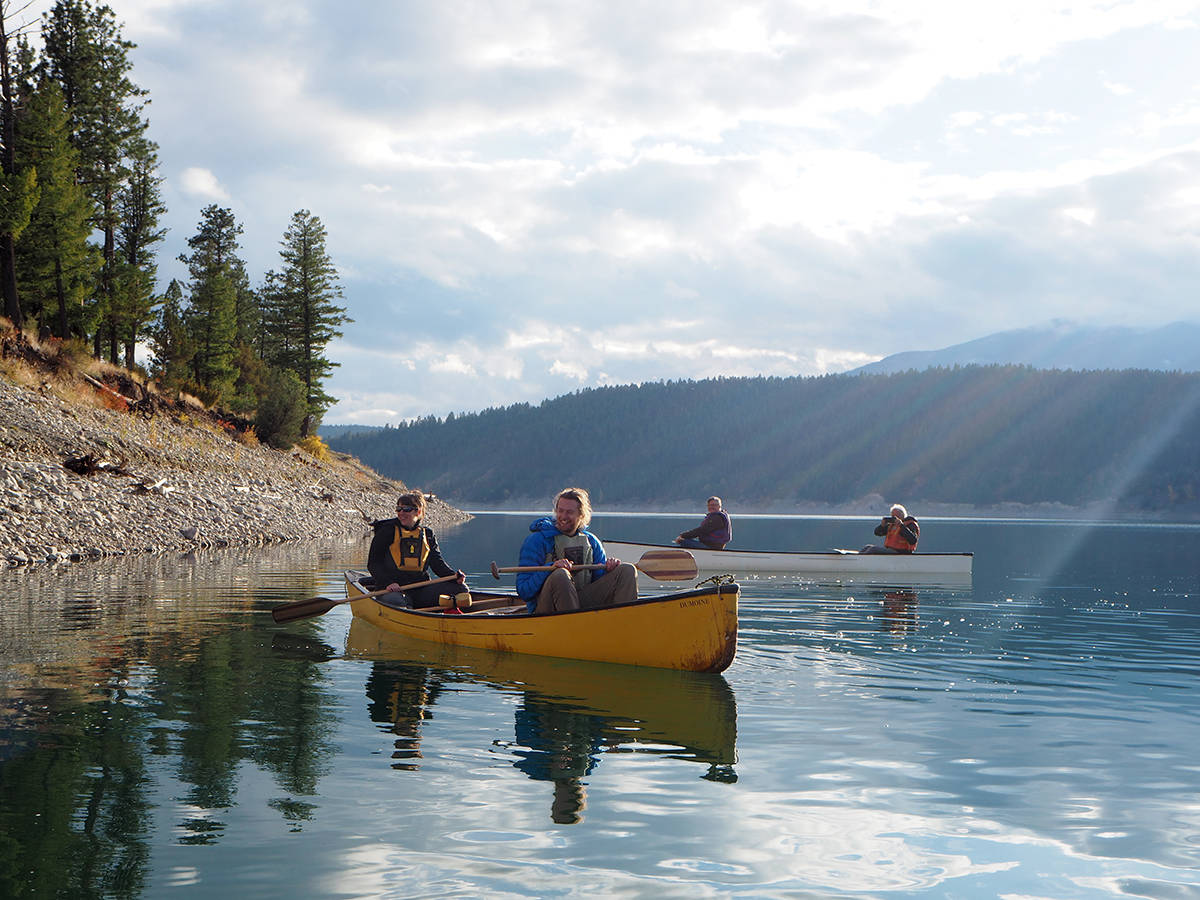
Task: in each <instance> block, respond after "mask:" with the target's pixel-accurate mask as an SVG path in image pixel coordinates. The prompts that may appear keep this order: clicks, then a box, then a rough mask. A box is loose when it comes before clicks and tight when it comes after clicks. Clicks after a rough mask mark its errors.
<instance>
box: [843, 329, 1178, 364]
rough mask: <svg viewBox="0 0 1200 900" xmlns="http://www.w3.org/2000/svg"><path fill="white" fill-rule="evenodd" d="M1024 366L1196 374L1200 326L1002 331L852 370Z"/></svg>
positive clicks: (886, 358) (905, 353)
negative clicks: (1147, 370) (1145, 370)
mask: <svg viewBox="0 0 1200 900" xmlns="http://www.w3.org/2000/svg"><path fill="white" fill-rule="evenodd" d="M966 365H1023V366H1032V367H1033V368H1035V369H1073V370H1076V371H1084V370H1088V369H1092V370H1096V369H1151V370H1159V371H1165V372H1172V371H1177V372H1200V324H1197V323H1192V322H1175V323H1173V324H1171V325H1164V326H1163V327H1161V328H1153V329H1137V328H1094V327H1089V326H1084V325H1078V324H1076V323H1073V322H1064V321H1055V322H1052V323H1050V324H1049V325H1041V326H1035V327H1032V328H1019V329H1016V330H1014V331H1001V332H999V333H997V334H990V335H988V336H987V337H982V338H979V339H977V340H974V341H967V342H966V343H965V344H955V345H954V346H952V347H944V348H943V349H941V350H909V351H906V352H904V353H894V354H892V355H891V356H885V357H884V358H883V359H881V360H879V361H878V362H873V363H870V364H868V365H865V366H862V367H860V368H858V369H855V370H854V373H855V374H873V375H888V374H892V373H895V372H906V371H908V370H909V369H916V370H918V371H921V370H923V369H930V368H933V367H935V366H966Z"/></svg>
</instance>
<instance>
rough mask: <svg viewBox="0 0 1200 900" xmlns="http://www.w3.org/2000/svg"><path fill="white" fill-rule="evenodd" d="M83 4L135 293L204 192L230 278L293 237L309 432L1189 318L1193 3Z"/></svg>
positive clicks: (1195, 135)
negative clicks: (339, 330) (302, 226)
mask: <svg viewBox="0 0 1200 900" xmlns="http://www.w3.org/2000/svg"><path fill="white" fill-rule="evenodd" d="M110 5H111V6H112V8H113V10H114V11H115V13H116V15H117V18H118V19H119V20H120V21H121V22H122V23H123V27H124V36H125V37H126V38H127V39H129V40H132V41H134V42H135V43H136V44H137V45H138V46H137V49H136V50H134V51H133V52H132V55H131V56H132V60H133V64H134V69H133V78H134V80H135V81H136V82H137V83H138V84H139V85H140V86H141V87H143V88H145V89H147V90H148V91H149V96H150V98H151V101H152V103H151V106H150V108H149V117H150V123H151V124H150V135H151V137H152V138H153V139H154V140H156V141H157V142H158V144H159V146H160V156H161V162H162V175H163V176H164V177H165V179H166V183H165V186H164V189H165V200H166V202H167V205H168V207H169V210H170V212H169V216H168V219H167V222H166V224H167V225H168V226H169V227H170V229H171V231H170V234H169V236H168V240H167V242H166V244H165V246H164V247H163V249H162V252H161V258H162V260H163V262H162V264H161V265H160V277H161V278H162V279H163V284H164V285H165V283H166V280H168V279H169V278H170V277H175V276H182V274H183V270H182V267H181V266H180V265H179V264H178V263H176V262H173V261H172V260H174V257H175V256H177V255H178V254H179V253H180V252H182V251H183V250H184V249H185V242H186V239H187V237H188V236H189V235H191V234H193V233H195V230H196V225H197V223H198V221H199V216H200V210H201V209H202V208H203V207H204V206H205V205H207V204H209V203H218V204H220V205H222V206H228V207H229V208H231V209H232V210H233V212H234V214H235V215H236V217H237V218H238V220H239V221H240V222H241V223H242V224H243V226H244V229H245V231H244V234H243V236H242V237H243V248H242V255H243V257H244V259H245V260H246V262H247V265H248V268H249V271H250V274H251V279H252V281H254V282H255V283H256V284H257V283H259V281H260V280H261V276H262V274H263V273H264V272H265V271H266V270H267V269H270V268H276V267H278V265H279V258H278V250H279V241H280V239H281V238H282V236H283V233H284V231H285V229H286V228H287V225H288V221H289V219H290V217H291V215H292V213H293V212H295V211H296V210H298V209H309V210H311V211H312V212H313V213H315V214H316V215H317V216H319V217H320V218H321V220H322V221H323V222H324V224H325V226H326V228H327V230H328V234H329V239H328V249H329V251H330V254H331V255H332V257H333V259H334V261H335V263H336V264H337V266H338V267H339V270H340V273H341V280H342V286H343V290H344V295H345V296H344V304H345V306H346V307H347V309H348V313H349V315H350V316H351V317H352V318H353V319H354V322H353V323H352V324H349V325H347V326H346V327H345V335H344V338H343V339H342V340H341V341H339V342H337V343H336V344H335V345H333V346H331V348H330V351H331V353H330V355H331V356H332V357H333V358H334V359H335V360H336V361H338V362H340V363H341V366H340V368H339V369H337V370H336V373H335V375H334V376H333V378H332V379H331V380H330V382H329V384H328V385H327V389H328V390H329V392H330V393H331V394H332V395H334V396H336V397H338V398H339V402H338V404H337V405H336V406H335V407H334V408H333V409H331V410H330V412H329V413H328V414H327V415H326V417H325V421H326V422H327V423H331V424H332V423H350V422H354V423H361V424H383V423H385V422H398V421H400V420H401V419H404V418H408V417H412V416H418V415H427V414H435V415H444V414H446V413H448V412H451V411H455V412H457V411H468V410H477V409H482V408H485V407H489V406H500V405H506V404H509V403H515V402H522V401H528V402H531V403H537V402H539V401H540V400H542V399H544V398H546V397H549V396H556V395H559V394H562V393H565V392H569V391H574V390H577V389H579V388H583V387H589V386H595V385H604V384H625V383H630V382H641V381H648V380H661V379H680V378H706V377H710V376H715V375H720V374H731V375H753V374H769V375H796V374H800V375H814V374H820V373H826V372H838V371H844V370H846V369H849V368H853V367H855V366H858V365H861V364H863V363H865V362H869V361H872V360H875V359H878V358H880V357H882V356H886V355H888V354H891V353H896V352H900V351H904V350H920V349H933V348H938V347H943V346H947V345H949V344H954V343H959V342H962V341H966V340H971V339H974V338H977V337H981V336H983V335H985V334H989V333H991V332H994V331H999V330H1005V329H1010V328H1018V327H1024V326H1028V325H1035V324H1040V323H1044V322H1048V321H1049V320H1051V319H1070V320H1074V321H1079V322H1087V323H1095V324H1104V325H1114V324H1117V325H1141V324H1144V325H1161V324H1165V323H1168V322H1173V321H1179V320H1189V321H1196V320H1198V319H1200V305H1198V303H1197V287H1198V285H1200V279H1198V277H1197V276H1198V275H1200V271H1198V270H1200V253H1197V250H1198V249H1200V240H1198V237H1200V180H1198V178H1197V176H1198V175H1200V53H1197V47H1198V46H1200V30H1198V26H1200V3H1192V2H1181V0H1097V2H1063V3H1053V2H1047V0H1008V2H1005V3H986V4H985V3H976V2H971V0H968V2H962V0H952V2H921V0H836V2H820V0H817V2H808V0H800V2H771V0H764V2H735V0H712V2H709V0H688V2H678V0H653V2H646V0H637V2H625V0H576V2H537V0H529V2H521V0H513V2H504V0H500V2H456V0H432V2H420V3H409V2H399V0H396V2H387V3H385V2H353V0H351V2H346V0H338V2H320V0H287V2H276V0H228V2H226V0H111V2H110ZM48 6H49V3H48V2H46V3H42V4H41V8H47V7H48ZM38 8H39V7H38V6H35V7H33V9H35V10H36V9H38ZM26 17H28V15H26Z"/></svg>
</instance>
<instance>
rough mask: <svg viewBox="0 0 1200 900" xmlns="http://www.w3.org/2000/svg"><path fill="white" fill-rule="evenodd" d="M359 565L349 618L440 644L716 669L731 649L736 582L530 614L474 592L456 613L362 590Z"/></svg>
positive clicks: (518, 604)
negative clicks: (606, 604) (594, 606)
mask: <svg viewBox="0 0 1200 900" xmlns="http://www.w3.org/2000/svg"><path fill="white" fill-rule="evenodd" d="M367 577H368V576H367V575H366V573H363V572H347V573H346V596H347V598H350V597H357V598H358V599H355V600H352V601H351V602H350V611H351V612H352V613H353V614H354V616H355V618H357V619H362V620H364V621H367V622H370V623H371V624H372V625H374V626H376V627H377V628H381V629H383V630H384V631H390V632H393V633H395V634H403V635H406V636H408V637H412V638H418V639H420V640H425V641H433V642H435V643H440V644H458V645H460V646H464V647H479V648H482V649H485V650H500V651H506V652H510V653H529V654H533V655H535V656H558V657H565V658H568V659H586V660H594V661H596V662H610V663H625V664H627V665H634V666H654V667H656V668H662V669H683V670H686V671H690V672H723V671H725V669H727V668H729V665H730V663H732V662H733V657H734V654H735V653H736V651H737V604H738V594H739V589H738V586H737V585H736V584H721V585H716V584H712V585H706V586H703V587H700V588H697V589H695V590H690V591H681V592H679V593H675V594H665V595H662V596H656V597H643V598H639V599H638V600H637V601H635V602H633V603H629V604H625V605H622V606H612V607H605V608H603V609H581V610H576V611H573V612H559V613H545V614H542V615H531V614H529V613H527V612H526V611H525V603H524V601H523V600H521V599H520V598H519V597H517V596H516V595H515V594H502V593H473V594H472V597H473V598H474V602H473V605H472V607H471V608H470V609H468V610H466V611H464V612H461V613H454V612H446V611H443V610H439V609H432V610H430V609H420V610H415V609H408V608H405V607H399V606H393V605H391V604H389V603H388V602H387V600H388V596H389V595H386V594H385V595H383V596H381V597H367V596H365V595H366V594H368V593H370V590H371V588H370V587H369V586H366V587H364V586H363V583H362V580H363V579H364V578H367Z"/></svg>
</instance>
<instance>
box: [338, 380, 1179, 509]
mask: <svg viewBox="0 0 1200 900" xmlns="http://www.w3.org/2000/svg"><path fill="white" fill-rule="evenodd" d="M325 433H326V435H327V437H326V440H327V442H328V443H329V445H330V447H331V448H334V449H336V450H339V451H343V452H346V453H351V454H353V455H354V456H356V457H357V458H359V459H361V460H362V461H363V462H364V463H366V464H367V465H370V466H371V467H373V468H374V469H376V470H377V471H379V472H380V473H382V474H385V475H389V474H393V475H394V473H397V472H403V473H404V477H405V478H408V479H411V480H412V481H413V483H416V484H421V485H423V486H424V487H425V488H426V490H431V491H435V492H436V493H437V494H438V495H439V496H441V497H444V498H446V499H447V500H450V501H451V502H454V503H455V504H456V505H458V506H464V504H465V505H466V506H468V507H469V506H470V505H471V504H477V505H481V506H497V507H504V506H507V505H510V504H511V503H513V502H521V501H523V500H525V499H527V498H539V497H548V496H553V494H554V492H555V491H557V490H558V489H559V488H561V487H562V486H563V485H564V484H582V485H585V486H586V487H587V488H588V489H589V490H590V491H592V494H593V497H594V499H595V500H596V501H597V502H599V503H602V504H604V505H605V506H607V507H610V508H615V507H623V506H624V507H627V508H646V507H650V506H661V505H663V504H672V503H677V502H678V501H680V500H687V499H689V498H690V499H691V500H692V502H693V504H695V503H701V502H702V501H703V499H704V498H705V497H707V496H709V495H710V494H718V495H720V496H721V497H723V498H725V500H726V502H727V504H728V505H729V506H730V508H734V509H737V508H741V509H746V510H749V509H761V510H776V511H781V510H791V511H803V510H804V509H805V507H811V506H845V505H847V504H852V503H855V502H857V501H861V500H863V499H864V498H869V497H879V496H882V498H884V499H883V500H880V501H879V502H880V503H883V502H893V501H901V502H905V503H909V504H911V505H912V506H913V507H914V508H917V509H919V508H921V505H923V504H925V505H928V504H938V505H944V506H956V507H961V508H967V507H976V508H987V507H993V508H994V507H998V506H1004V505H1012V504H1025V505H1030V506H1035V505H1038V504H1060V505H1063V506H1067V507H1086V506H1095V505H1098V504H1100V505H1106V506H1107V507H1108V508H1109V509H1111V510H1112V511H1113V512H1114V513H1125V514H1133V515H1140V514H1147V515H1171V516H1180V517H1184V518H1187V519H1193V518H1197V517H1200V454H1198V453H1197V452H1196V447H1197V446H1198V445H1200V373H1179V372H1160V371H1147V370H1119V371H1117V370H1113V371H1062V370H1045V369H1033V368H1030V367H1026V366H962V367H959V366H955V367H953V368H936V369H927V370H924V371H919V372H918V371H908V372H904V373H900V374H893V375H858V374H856V375H826V376H821V377H799V376H796V377H791V378H764V377H759V378H718V379H709V380H704V381H671V382H662V383H653V384H643V385H640V386H621V387H605V388H594V389H587V390H581V391H578V392H576V393H572V394H568V395H564V396H561V397H557V398H554V399H552V400H546V401H544V402H543V403H541V404H539V405H536V406H534V405H530V404H527V403H520V404H515V405H512V406H508V407H504V408H493V409H488V410H484V411H483V412H478V413H463V414H459V415H454V414H450V415H448V416H446V417H445V418H444V419H443V418H438V417H433V416H430V417H426V418H422V419H419V420H417V421H414V422H410V423H407V424H402V425H398V426H395V427H391V426H388V427H385V428H379V429H375V430H370V431H367V430H356V431H347V432H338V431H337V429H336V428H330V429H327V430H326V432H325ZM697 498H699V499H697Z"/></svg>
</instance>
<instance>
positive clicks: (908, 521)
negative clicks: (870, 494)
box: [858, 503, 921, 553]
mask: <svg viewBox="0 0 1200 900" xmlns="http://www.w3.org/2000/svg"><path fill="white" fill-rule="evenodd" d="M875 534H876V535H877V536H878V537H881V538H883V546H882V547H880V546H878V545H877V544H867V546H865V547H863V548H862V549H861V550H859V551H858V552H859V553H912V552H913V551H914V550H916V549H917V539H918V538H920V536H921V526H920V525H918V524H917V520H916V519H914V518H913V517H912V516H910V515H909V514H908V510H906V509H905V508H904V507H903V506H901V505H900V504H899V503H893V504H892V510H891V514H890V515H886V516H884V517H883V519H882V521H880V523H879V524H878V525H876V526H875Z"/></svg>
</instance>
